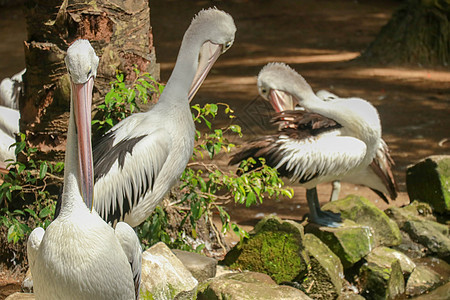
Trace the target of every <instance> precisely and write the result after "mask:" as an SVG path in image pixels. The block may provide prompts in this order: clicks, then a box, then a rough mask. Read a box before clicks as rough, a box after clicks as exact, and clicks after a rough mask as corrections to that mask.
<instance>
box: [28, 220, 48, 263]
mask: <svg viewBox="0 0 450 300" xmlns="http://www.w3.org/2000/svg"><path fill="white" fill-rule="evenodd" d="M44 234H45V230H44V229H43V228H42V227H37V228H35V229H34V230H33V231H32V232H31V234H30V236H29V237H28V241H27V256H28V264H29V265H30V266H33V265H34V261H35V258H36V253H37V251H38V249H39V246H40V245H41V241H42V238H43V237H44Z"/></svg>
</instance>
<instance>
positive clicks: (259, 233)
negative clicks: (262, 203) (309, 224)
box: [222, 217, 308, 283]
mask: <svg viewBox="0 0 450 300" xmlns="http://www.w3.org/2000/svg"><path fill="white" fill-rule="evenodd" d="M303 238H304V230H303V226H301V225H300V224H298V223H296V222H293V221H282V220H280V219H279V218H278V217H267V218H265V219H263V220H261V221H260V222H259V223H258V224H257V225H256V226H255V229H254V231H253V232H251V233H250V237H249V238H248V239H246V240H244V241H243V243H242V244H237V245H236V246H235V247H234V248H233V249H231V250H230V251H229V252H228V253H227V255H226V257H225V259H224V260H223V261H222V264H224V265H227V266H230V268H233V269H241V270H249V271H254V272H260V273H264V274H268V275H269V276H270V277H272V278H273V279H274V280H275V281H276V282H277V283H280V282H283V281H294V280H295V279H296V278H297V277H299V276H302V275H303V274H305V273H306V271H307V265H308V257H307V255H306V252H305V248H304V245H303Z"/></svg>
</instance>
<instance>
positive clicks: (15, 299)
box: [5, 292, 35, 300]
mask: <svg viewBox="0 0 450 300" xmlns="http://www.w3.org/2000/svg"><path fill="white" fill-rule="evenodd" d="M34 299H35V298H34V294H29V293H19V292H17V293H14V294H11V295H9V296H8V297H6V298H5V300H34Z"/></svg>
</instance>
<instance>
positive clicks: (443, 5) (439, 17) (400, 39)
mask: <svg viewBox="0 0 450 300" xmlns="http://www.w3.org/2000/svg"><path fill="white" fill-rule="evenodd" d="M449 19H450V0H408V1H405V4H404V5H403V6H402V7H401V8H400V9H398V10H397V11H396V12H395V13H394V14H393V15H392V18H391V19H390V21H389V22H388V23H387V24H386V25H385V26H384V27H383V28H382V29H381V31H380V33H379V34H378V36H377V37H376V38H375V40H374V41H373V42H372V43H371V44H370V45H369V47H368V48H367V49H366V50H365V52H364V53H363V54H362V55H361V57H360V59H361V60H364V61H365V62H371V63H377V64H390V65H415V66H448V64H449V63H450V21H449Z"/></svg>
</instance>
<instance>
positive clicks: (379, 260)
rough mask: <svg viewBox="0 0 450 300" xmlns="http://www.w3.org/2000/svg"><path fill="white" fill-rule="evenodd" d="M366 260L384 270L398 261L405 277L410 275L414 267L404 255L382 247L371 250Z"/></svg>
mask: <svg viewBox="0 0 450 300" xmlns="http://www.w3.org/2000/svg"><path fill="white" fill-rule="evenodd" d="M366 260H367V262H371V263H375V264H378V265H379V266H380V267H385V268H390V267H391V264H392V263H393V262H394V261H396V260H398V261H399V262H400V267H401V269H402V273H403V274H405V275H409V274H411V273H412V271H413V270H414V269H415V267H416V264H415V263H414V262H413V261H412V260H411V259H410V258H409V257H408V256H407V255H406V254H404V253H402V252H400V251H397V250H394V249H391V248H388V247H384V246H381V247H377V248H375V249H373V250H372V252H370V253H369V255H367V257H366Z"/></svg>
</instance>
